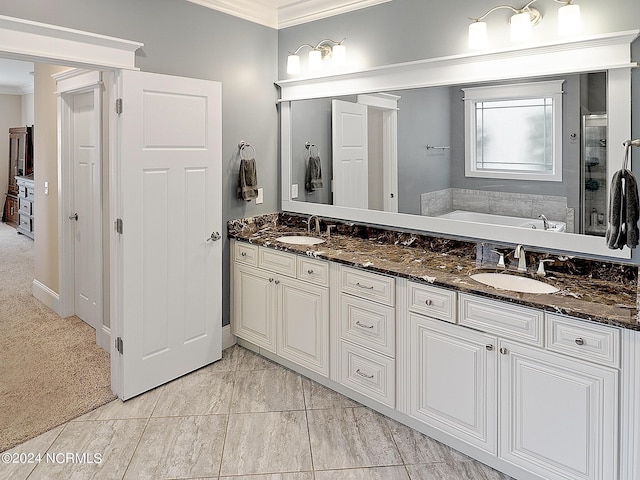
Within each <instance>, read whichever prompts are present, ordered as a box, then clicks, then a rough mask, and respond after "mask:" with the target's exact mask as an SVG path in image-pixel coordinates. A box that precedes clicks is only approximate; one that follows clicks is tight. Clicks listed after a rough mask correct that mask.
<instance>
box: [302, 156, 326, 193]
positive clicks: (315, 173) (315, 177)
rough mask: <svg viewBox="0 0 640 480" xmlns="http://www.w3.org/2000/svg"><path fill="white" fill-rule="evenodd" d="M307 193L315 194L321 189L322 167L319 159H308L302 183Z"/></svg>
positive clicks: (317, 157)
mask: <svg viewBox="0 0 640 480" xmlns="http://www.w3.org/2000/svg"><path fill="white" fill-rule="evenodd" d="M304 185H305V188H306V190H307V192H315V191H316V190H320V189H321V188H322V165H321V162H320V157H319V156H316V157H309V161H308V162H307V172H306V176H305V182H304Z"/></svg>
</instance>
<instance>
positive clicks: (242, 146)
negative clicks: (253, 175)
mask: <svg viewBox="0 0 640 480" xmlns="http://www.w3.org/2000/svg"><path fill="white" fill-rule="evenodd" d="M238 148H239V149H240V158H241V159H242V160H251V159H252V158H256V149H255V148H253V145H251V144H250V143H247V142H244V141H242V142H240V143H239V144H238ZM245 148H250V149H251V150H252V151H253V155H252V156H251V157H249V158H244V156H243V155H242V153H243V152H244V149H245Z"/></svg>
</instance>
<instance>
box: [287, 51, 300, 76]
mask: <svg viewBox="0 0 640 480" xmlns="http://www.w3.org/2000/svg"><path fill="white" fill-rule="evenodd" d="M287 73H288V74H289V75H298V74H299V73H300V57H299V56H298V55H289V56H288V57H287Z"/></svg>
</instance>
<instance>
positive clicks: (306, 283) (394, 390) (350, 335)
mask: <svg viewBox="0 0 640 480" xmlns="http://www.w3.org/2000/svg"><path fill="white" fill-rule="evenodd" d="M305 221H306V218H302V217H299V218H297V219H296V218H295V217H294V216H288V215H285V214H280V215H278V214H274V215H271V216H264V217H260V218H254V219H245V220H236V221H231V222H230V223H229V236H230V238H232V248H231V252H232V268H231V272H232V273H231V277H232V299H233V301H232V308H231V310H232V327H233V331H234V333H235V335H236V336H237V338H238V342H239V343H240V344H241V345H243V346H246V347H248V348H251V349H253V350H255V351H257V352H259V353H261V354H262V355H264V356H266V357H268V358H270V359H272V360H274V361H276V362H278V363H281V364H283V365H285V366H287V367H289V368H291V369H292V370H295V371H297V372H299V373H301V374H303V375H305V376H307V377H309V378H311V379H313V380H315V381H318V382H319V383H321V384H323V385H325V386H327V387H329V388H332V389H334V390H336V391H338V392H340V393H342V394H345V395H347V396H348V397H350V398H352V399H354V400H356V401H358V402H360V403H362V404H364V405H367V406H368V407H370V408H373V409H375V410H377V411H379V412H381V413H383V414H385V415H387V416H389V417H391V418H394V419H395V420H397V421H399V422H401V423H404V424H406V425H408V426H410V427H412V428H414V429H416V430H418V431H420V432H422V433H424V434H426V435H428V436H430V437H432V438H435V439H437V440H439V441H441V442H443V443H446V444H447V445H450V446H451V447H453V448H455V449H458V450H460V451H461V452H463V453H465V454H467V455H469V456H471V457H473V458H476V459H478V460H480V461H482V462H484V463H486V464H488V465H490V466H492V467H494V468H496V469H498V470H500V471H502V472H504V473H506V474H508V475H511V476H513V477H515V478H518V479H530V480H541V479H545V480H556V479H558V480H559V479H563V480H566V479H576V480H577V479H593V480H595V479H600V480H610V479H620V480H623V479H624V480H627V479H632V478H636V477H634V475H635V473H634V472H635V470H634V469H636V468H637V465H636V462H637V460H636V454H635V447H634V446H637V445H638V443H637V442H638V441H639V435H640V428H639V425H638V421H639V417H638V415H639V414H640V411H639V410H638V408H639V407H638V406H637V402H635V401H634V399H636V398H638V396H637V395H638V389H639V388H640V382H638V381H637V380H636V378H635V377H636V375H635V372H636V371H637V370H636V369H637V368H640V365H639V363H640V323H638V322H637V312H636V304H637V303H636V302H637V267H636V266H629V265H614V264H611V265H608V264H607V263H606V262H593V265H591V267H589V268H591V270H590V271H589V272H588V273H585V272H587V270H589V268H585V265H584V264H581V265H579V267H580V268H577V267H576V266H575V265H577V264H575V265H574V267H572V268H571V269H573V270H576V269H578V270H582V272H581V273H575V275H573V276H572V275H570V274H566V272H565V273H559V272H560V270H562V265H561V264H562V263H563V262H566V261H571V260H566V259H565V260H562V258H561V259H557V258H555V257H552V258H554V260H555V262H554V263H548V264H547V265H546V267H547V273H546V277H544V278H541V277H538V278H539V279H541V280H543V281H544V282H545V283H550V284H553V285H555V286H556V287H558V288H559V291H558V292H557V293H554V294H531V293H516V292H511V291H507V290H497V289H495V288H493V287H490V286H486V285H483V284H480V283H478V282H475V281H474V280H472V279H471V278H470V274H472V273H473V272H476V271H477V270H478V267H479V266H481V267H482V269H483V270H485V267H486V265H478V263H477V261H476V248H482V244H478V245H476V244H475V243H470V242H463V241H455V240H447V239H443V238H435V237H425V236H421V235H415V234H407V233H401V232H394V231H390V230H377V229H372V228H366V227H364V226H358V225H354V224H341V225H338V226H337V231H338V233H337V234H335V233H333V232H332V234H331V237H330V238H327V237H326V235H314V236H316V237H319V238H320V239H322V240H324V242H323V243H320V244H317V245H296V244H291V243H283V242H281V241H278V240H276V239H277V238H278V237H280V236H282V235H293V234H296V235H300V234H301V233H302V235H304V234H305V231H306V223H305ZM323 225H324V222H323ZM323 231H324V230H323ZM528 255H529V257H528V258H529V260H530V269H531V271H532V272H535V271H536V268H535V267H536V266H537V262H538V261H539V259H542V258H543V257H546V255H544V256H539V254H537V253H535V252H529V253H528ZM507 258H508V261H507V263H509V260H510V253H507ZM565 258H566V257H565ZM556 263H557V264H558V266H557V267H556V266H555V265H556ZM587 263H589V262H588V261H587ZM489 268H495V265H490V266H489ZM507 268H509V266H507ZM557 268H559V270H557V271H554V269H557ZM608 268H610V269H611V273H612V275H613V277H610V278H607V273H605V271H606V270H607V269H608ZM571 269H570V270H571ZM621 272H622V273H621ZM510 273H511V272H509V273H506V274H510ZM583 275H584V276H583ZM616 275H622V276H621V277H616ZM598 277H601V279H600V280H599V279H598ZM634 282H635V283H634Z"/></svg>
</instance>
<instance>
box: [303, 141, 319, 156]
mask: <svg viewBox="0 0 640 480" xmlns="http://www.w3.org/2000/svg"><path fill="white" fill-rule="evenodd" d="M313 147H315V148H316V155H315V156H316V157H319V156H320V149H319V148H318V146H317V145H316V144H315V143H311V142H307V143H305V144H304V148H306V149H307V150H309V156H313V154H312V153H311V149H312V148H313Z"/></svg>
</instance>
